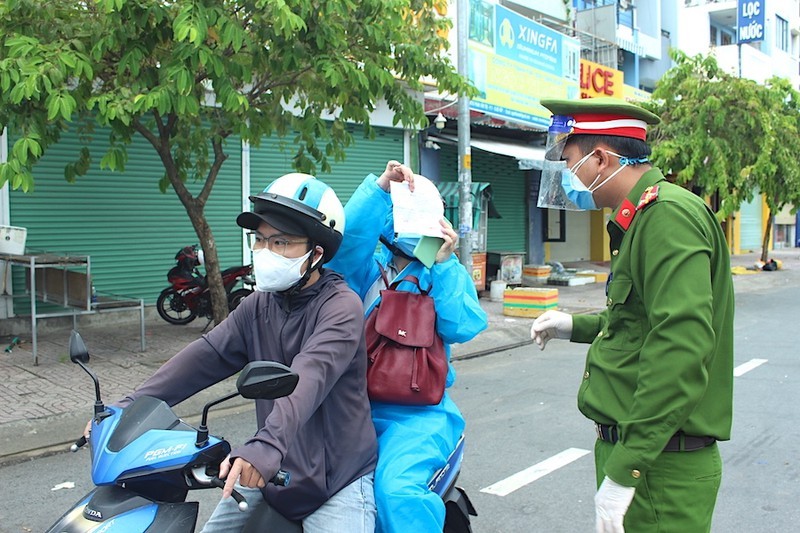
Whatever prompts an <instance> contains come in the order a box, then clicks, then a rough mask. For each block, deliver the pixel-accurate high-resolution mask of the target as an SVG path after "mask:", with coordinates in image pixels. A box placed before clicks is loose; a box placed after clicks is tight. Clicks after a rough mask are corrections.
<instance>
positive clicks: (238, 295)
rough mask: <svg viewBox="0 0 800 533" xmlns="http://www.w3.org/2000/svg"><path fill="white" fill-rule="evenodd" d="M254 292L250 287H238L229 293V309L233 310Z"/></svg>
mask: <svg viewBox="0 0 800 533" xmlns="http://www.w3.org/2000/svg"><path fill="white" fill-rule="evenodd" d="M252 292H253V291H251V290H250V289H236V290H235V291H233V292H232V293H230V294H229V295H228V311H233V310H234V309H236V308H237V307H239V304H240V303H241V301H242V300H244V299H245V298H247V297H248V296H250V293H252Z"/></svg>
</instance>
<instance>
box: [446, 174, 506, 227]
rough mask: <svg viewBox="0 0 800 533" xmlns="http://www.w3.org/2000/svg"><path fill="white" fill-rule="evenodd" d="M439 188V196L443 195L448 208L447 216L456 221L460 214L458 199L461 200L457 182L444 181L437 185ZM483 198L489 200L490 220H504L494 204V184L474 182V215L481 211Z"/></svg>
mask: <svg viewBox="0 0 800 533" xmlns="http://www.w3.org/2000/svg"><path fill="white" fill-rule="evenodd" d="M436 186H437V187H438V188H439V194H441V195H442V199H443V200H444V202H445V204H446V205H447V207H445V216H446V217H447V218H448V219H450V220H454V219H455V218H457V217H456V216H455V215H457V214H458V203H459V202H458V199H459V190H458V182H457V181H443V182H441V183H439V184H437V185H436ZM482 196H485V197H486V198H487V199H488V202H487V204H488V209H487V210H488V212H489V218H502V217H501V216H500V213H499V212H498V211H497V208H496V207H495V205H494V202H492V184H491V183H485V182H484V183H482V182H472V210H473V213H475V212H477V211H479V210H480V208H481V205H482V202H480V201H479V200H480V199H481V197H482Z"/></svg>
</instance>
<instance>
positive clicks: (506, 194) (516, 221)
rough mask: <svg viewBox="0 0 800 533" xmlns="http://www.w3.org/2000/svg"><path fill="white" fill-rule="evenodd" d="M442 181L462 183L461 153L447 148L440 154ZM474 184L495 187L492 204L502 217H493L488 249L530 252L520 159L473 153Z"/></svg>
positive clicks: (523, 180) (444, 146)
mask: <svg viewBox="0 0 800 533" xmlns="http://www.w3.org/2000/svg"><path fill="white" fill-rule="evenodd" d="M439 154H440V156H439V157H440V159H439V165H440V167H439V168H440V176H441V179H442V181H456V182H457V181H458V151H457V148H456V147H455V146H452V145H443V146H442V147H441V150H440V152H439ZM472 181H473V182H488V183H491V185H492V201H493V203H494V206H495V208H496V209H497V211H498V212H499V213H500V216H501V217H502V218H489V227H488V230H487V233H488V235H487V246H486V248H487V250H489V251H514V252H527V241H528V236H527V233H528V231H527V227H528V214H527V213H528V207H527V203H526V195H525V192H526V188H525V173H524V172H523V171H521V170H519V167H518V165H517V160H516V159H514V158H511V157H505V156H500V155H496V154H491V153H488V152H484V151H482V150H473V151H472Z"/></svg>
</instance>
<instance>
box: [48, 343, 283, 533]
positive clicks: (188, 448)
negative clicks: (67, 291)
mask: <svg viewBox="0 0 800 533" xmlns="http://www.w3.org/2000/svg"><path fill="white" fill-rule="evenodd" d="M69 352H70V359H71V360H72V362H73V363H75V364H77V365H79V366H80V367H81V368H82V369H83V370H84V371H86V373H87V374H89V376H90V377H91V378H92V381H94V389H95V403H94V417H93V421H92V432H91V434H90V437H89V444H90V445H91V452H92V481H93V482H94V484H95V485H96V486H97V488H95V489H94V490H92V491H91V492H90V493H89V494H87V495H86V496H84V497H83V498H81V500H80V501H79V502H78V503H76V504H75V505H74V506H73V507H72V508H71V509H70V510H69V511H67V512H66V513H65V514H64V515H63V516H62V517H61V518H59V519H58V521H57V522H56V523H55V524H54V525H53V526H52V527H50V529H48V530H47V531H48V532H49V533H78V532H81V533H89V532H100V531H103V532H105V533H115V532H119V533H137V532H145V531H157V532H159V533H191V532H193V531H194V529H195V526H196V524H197V514H198V510H199V504H198V502H191V501H186V497H187V494H188V492H189V491H190V490H197V489H207V488H212V487H217V488H220V489H221V488H222V487H224V485H225V482H224V481H222V480H221V479H219V477H218V475H219V464H220V462H221V461H223V460H224V459H225V457H227V455H228V453H229V452H230V449H231V447H230V444H229V443H228V442H227V441H225V440H223V439H220V438H218V437H214V436H212V435H209V432H208V426H207V425H206V424H207V421H208V411H209V409H210V408H211V407H213V406H215V405H217V404H219V403H221V402H224V401H226V400H229V399H231V398H234V397H236V396H239V395H241V396H243V397H245V398H248V399H276V398H280V397H282V396H287V395H289V394H291V393H292V391H293V390H294V388H295V386H296V385H297V381H298V375H297V374H295V373H294V372H292V371H291V370H290V369H289V368H288V367H286V366H284V365H282V364H280V363H275V362H268V361H255V362H251V363H249V364H248V365H247V366H245V367H244V369H243V370H242V371H241V373H240V374H239V378H238V380H237V381H236V389H237V392H234V393H232V394H229V395H227V396H224V397H222V398H219V399H216V400H214V401H211V402H209V403H207V404H206V405H205V406H204V407H203V415H202V419H201V421H200V425H199V427H198V428H194V427H192V426H190V425H188V424H186V423H185V422H183V421H182V420H181V419H179V418H178V417H177V416H176V415H175V413H174V412H173V411H172V409H170V407H169V406H168V405H167V404H166V403H164V402H163V401H161V400H158V399H156V398H152V397H149V396H142V397H140V398H138V399H137V400H136V401H134V402H133V403H131V404H130V405H128V406H127V407H125V408H119V407H113V406H108V407H107V406H105V405H104V404H103V402H102V399H101V398H100V383H99V381H98V379H97V377H96V376H95V374H94V373H93V372H92V370H91V369H90V368H89V367H88V366H87V364H88V362H89V353H88V351H87V350H86V346H85V345H84V343H83V340H82V339H81V336H80V335H79V334H78V333H77V332H75V331H73V332H72V335H71V337H70V343H69ZM86 443H87V441H86V439H85V438H84V437H81V438H80V439H78V440H77V441H76V442H75V444H73V445H72V448H71V449H72V451H77V450H78V449H79V448H81V447H82V446H84V445H85V444H86ZM289 479H290V476H289V473H287V472H284V471H279V472H278V474H277V475H276V476H275V477H274V478H272V480H271V481H270V482H271V483H274V484H276V485H282V486H286V485H288V484H289ZM233 497H234V498H235V499H236V501H237V502H238V503H239V508H240V509H242V510H246V509H247V507H248V504H247V501H246V500H245V499H244V498H243V497H242V495H241V494H240V493H239V492H237V491H236V490H234V491H233Z"/></svg>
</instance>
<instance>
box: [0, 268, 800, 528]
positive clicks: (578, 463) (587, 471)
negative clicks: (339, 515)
mask: <svg viewBox="0 0 800 533" xmlns="http://www.w3.org/2000/svg"><path fill="white" fill-rule="evenodd" d="M796 281H797V280H796V279H795V280H794V282H793V283H787V284H786V286H783V287H776V288H761V287H757V286H756V287H755V288H754V289H753V290H752V291H748V292H744V293H739V294H737V319H736V350H737V353H736V365H737V366H738V365H745V364H747V363H748V362H750V361H751V360H754V359H766V360H767V361H766V362H764V363H762V364H760V365H758V366H755V367H754V368H753V369H752V370H750V371H748V372H746V373H744V374H743V375H741V376H740V377H737V378H736V389H735V420H734V435H733V439H732V441H731V442H728V443H723V444H722V445H721V450H722V455H723V460H724V461H725V470H724V474H723V486H722V490H721V494H720V499H719V503H718V506H717V510H716V514H715V522H714V527H713V531H714V532H715V533H728V532H730V531H741V532H762V531H781V532H783V531H796V530H797V523H798V522H800V509H798V506H797V497H798V487H800V484H799V483H798V482H799V481H800V445H798V442H800V427H798V424H797V422H798V416H797V405H798V404H799V403H800V392H798V391H800V359H799V358H798V351H797V347H798V346H800V328H798V327H797V325H796V321H797V317H798V316H800V314H798V312H797V307H798V306H797V302H798V301H800V287H798V285H797V283H796ZM583 354H584V351H583V347H581V346H578V345H571V344H569V343H566V342H553V343H551V344H550V346H549V347H548V349H547V350H546V351H544V352H539V351H538V350H536V349H535V348H533V347H532V346H527V347H523V348H518V349H514V350H508V351H504V352H500V353H496V354H493V355H488V356H484V357H480V358H476V359H469V360H463V361H458V362H457V363H456V370H457V371H458V374H459V379H458V382H457V386H456V387H455V388H454V390H453V395H454V397H455V398H456V400H457V402H458V403H459V405H460V406H461V408H462V410H463V411H464V413H465V415H466V417H467V420H468V449H467V458H466V459H465V463H464V471H463V473H462V476H461V479H460V484H461V485H462V486H464V487H465V488H466V490H467V492H468V493H469V495H470V497H471V498H472V500H473V503H474V504H475V506H476V507H477V509H478V511H479V514H480V516H478V517H477V518H476V519H475V520H474V530H475V531H476V533H479V532H480V533H500V532H503V533H506V532H531V531H536V532H539V531H540V532H546V533H558V532H564V533H573V532H581V531H585V532H589V531H592V524H593V512H594V511H593V504H592V496H593V492H594V486H593V481H592V480H593V476H594V473H593V463H592V458H591V454H585V455H581V453H582V452H580V450H586V451H588V450H591V449H592V445H593V441H594V439H593V430H592V427H591V425H590V424H589V422H587V421H586V420H585V419H584V418H583V417H582V416H581V415H580V414H579V413H578V412H577V410H576V409H575V391H576V390H577V386H578V384H579V381H580V376H581V374H582V371H583ZM756 363H757V362H756ZM756 363H752V364H753V365H755V364H756ZM741 368H744V367H741ZM252 416H253V415H252V414H251V413H250V412H247V411H246V410H245V412H241V413H239V414H235V415H231V414H229V413H226V416H225V417H223V418H222V419H221V420H216V421H214V422H213V423H212V425H211V429H212V431H214V432H219V433H221V434H224V435H226V436H227V437H230V438H231V439H232V440H237V439H241V438H244V437H245V436H246V435H247V434H248V433H249V432H250V428H251V427H252V424H253V419H252ZM567 450H572V451H571V452H569V453H570V454H572V455H571V456H570V457H566V458H565V459H564V461H562V462H563V463H565V464H564V466H561V467H560V468H556V469H554V470H553V471H551V472H549V473H547V474H546V475H543V476H542V477H540V478H538V479H536V480H535V481H531V482H530V483H528V484H526V485H522V486H519V488H517V489H516V490H512V491H511V492H509V493H508V494H507V495H505V496H500V495H497V494H490V493H486V492H481V490H482V489H486V488H487V487H489V486H491V485H493V484H495V483H497V482H499V481H501V480H504V479H506V478H508V477H509V476H512V475H514V474H517V473H519V472H522V471H525V470H526V469H529V468H530V467H532V466H534V465H541V464H542V462H545V461H548V460H549V461H551V462H553V461H554V460H553V459H552V458H553V457H556V458H564V457H565V456H564V455H561V454H563V453H564V452H565V451H567ZM576 450H577V451H576ZM575 457H577V458H575ZM87 459H88V453H85V452H82V453H79V454H75V455H73V454H59V455H55V456H51V457H44V458H40V459H36V460H33V461H30V462H26V463H22V464H16V465H12V466H6V467H4V468H0V484H2V486H3V494H4V495H3V498H2V501H0V531H3V532H6V531H7V532H9V533H12V532H13V533H17V532H26V531H41V530H43V529H44V528H46V527H47V525H49V524H50V523H52V522H53V521H54V519H55V518H56V517H57V516H58V515H59V514H60V513H61V512H62V511H63V510H64V509H66V508H67V507H68V506H69V505H71V504H72V503H74V501H76V500H77V499H78V498H79V497H80V495H82V494H83V493H84V492H85V491H86V490H88V488H89V486H88V479H87V478H88V464H87ZM569 459H574V460H572V461H571V462H570V461H569ZM545 466H546V465H545ZM540 470H542V471H545V470H547V468H545V467H544V466H542V467H541V468H540ZM532 477H535V476H533V475H531V474H530V471H529V472H528V479H530V478H532ZM69 481H72V482H74V483H75V484H76V486H75V488H73V489H66V488H65V489H61V490H57V491H52V490H51V489H52V488H53V487H55V486H56V485H58V484H60V483H63V482H69ZM197 494H198V495H200V496H202V504H201V508H202V516H203V517H206V516H207V515H208V513H209V512H210V510H211V507H212V506H213V504H214V502H215V501H216V498H217V494H218V493H216V492H214V491H204V492H202V493H197Z"/></svg>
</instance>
